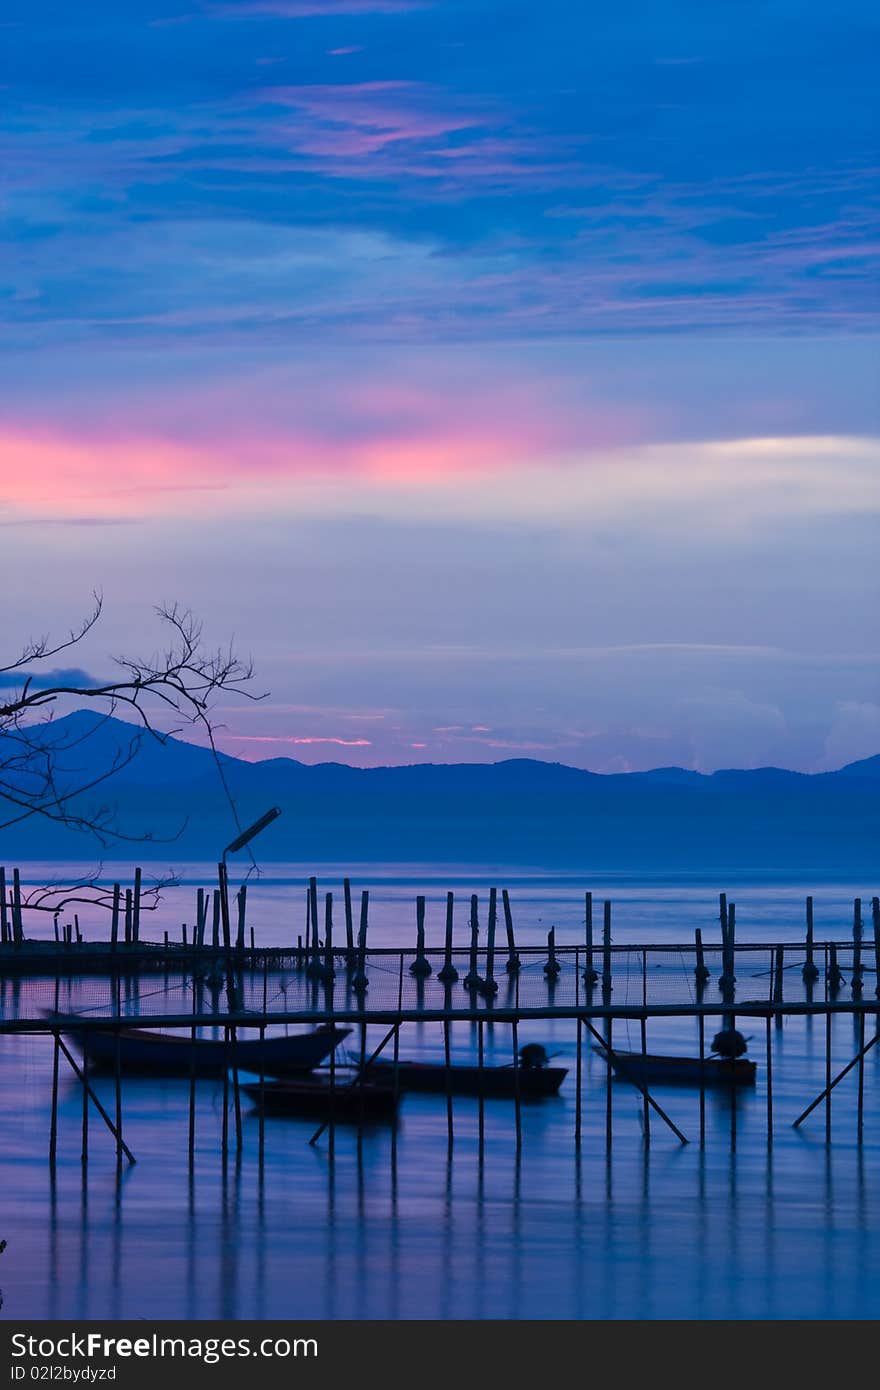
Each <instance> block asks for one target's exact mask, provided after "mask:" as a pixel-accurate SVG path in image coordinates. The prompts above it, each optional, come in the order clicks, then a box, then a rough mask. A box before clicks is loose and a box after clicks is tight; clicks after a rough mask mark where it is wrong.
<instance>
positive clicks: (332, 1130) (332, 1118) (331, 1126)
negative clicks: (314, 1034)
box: [327, 893, 336, 1159]
mask: <svg viewBox="0 0 880 1390" xmlns="http://www.w3.org/2000/svg"><path fill="white" fill-rule="evenodd" d="M327 898H328V899H329V900H330V902H332V901H333V895H332V893H328V894H327ZM331 933H332V926H331ZM330 970H331V973H332V970H333V966H332V964H331V966H330ZM331 1009H332V1001H331ZM330 1027H331V1029H334V1030H335V1027H336V1025H335V1024H334V1022H333V1017H332V1014H331V1018H330ZM328 1121H329V1123H328V1125H327V1129H328V1132H329V1146H328V1151H329V1156H330V1158H331V1159H332V1158H334V1157H335V1155H336V1047H335V1045H334V1046H333V1047H331V1049H330V1105H329V1115H328Z"/></svg>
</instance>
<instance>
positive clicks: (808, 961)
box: [802, 896, 819, 980]
mask: <svg viewBox="0 0 880 1390" xmlns="http://www.w3.org/2000/svg"><path fill="white" fill-rule="evenodd" d="M802 973H803V977H804V979H805V980H818V978H819V969H818V967H817V965H816V962H815V961H814V960H813V899H812V896H810V897H808V898H807V942H806V948H805V950H804V968H803V972H802Z"/></svg>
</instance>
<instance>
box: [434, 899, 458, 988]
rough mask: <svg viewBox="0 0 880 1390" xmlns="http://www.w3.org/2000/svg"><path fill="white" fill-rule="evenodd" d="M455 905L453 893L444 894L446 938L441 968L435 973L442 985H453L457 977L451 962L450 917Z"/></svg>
mask: <svg viewBox="0 0 880 1390" xmlns="http://www.w3.org/2000/svg"><path fill="white" fill-rule="evenodd" d="M454 905H455V894H454V893H447V894H446V940H445V944H444V951H443V969H442V970H440V971H439V972H438V974H437V979H438V980H439V981H440V982H441V984H444V985H454V984H455V982H456V980H457V979H458V971H457V970H456V968H455V966H454V965H453V964H452V918H453V911H454Z"/></svg>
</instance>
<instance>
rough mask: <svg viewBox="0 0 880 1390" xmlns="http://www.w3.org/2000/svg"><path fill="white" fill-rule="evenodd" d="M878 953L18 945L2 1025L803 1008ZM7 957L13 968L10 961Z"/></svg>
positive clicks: (7, 974)
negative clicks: (47, 949) (64, 1019)
mask: <svg viewBox="0 0 880 1390" xmlns="http://www.w3.org/2000/svg"><path fill="white" fill-rule="evenodd" d="M877 964H878V962H877V958H876V953H875V950H874V948H873V945H872V947H871V949H870V951H867V950H865V949H862V948H861V947H860V946H859V945H856V946H854V945H853V943H852V942H845V941H840V942H827V943H826V942H822V943H818V942H817V943H815V944H812V945H811V947H810V949H809V951H808V950H807V949H806V948H805V947H804V946H802V945H801V946H799V945H796V944H795V945H793V944H792V943H791V942H781V943H775V944H768V943H763V942H762V943H741V944H737V945H736V946H733V947H729V946H728V947H720V946H718V947H716V946H703V945H702V944H700V945H699V946H687V945H678V944H665V945H664V944H661V945H639V946H636V945H620V946H617V945H611V946H607V947H598V948H597V947H593V948H592V949H588V948H586V947H583V946H560V947H557V946H555V945H553V947H552V949H551V950H549V951H548V949H547V948H545V947H542V948H538V947H525V948H520V949H518V950H517V952H516V954H515V956H512V957H505V955H504V954H499V953H497V952H494V953H493V952H490V951H488V950H487V949H486V948H485V947H478V948H473V947H472V948H470V949H459V948H455V949H452V950H434V949H429V948H425V947H419V948H417V949H416V950H414V951H413V950H403V951H401V950H396V949H391V948H375V949H373V948H371V949H369V950H363V951H358V950H357V949H354V950H351V951H349V950H346V949H342V950H330V951H327V950H320V951H318V952H314V953H313V952H308V951H293V952H290V951H283V950H272V949H268V950H261V951H256V950H253V951H251V950H243V951H234V950H233V951H230V952H226V953H223V952H216V951H212V950H209V949H205V950H199V949H197V948H191V947H187V948H184V947H182V946H181V947H177V948H174V949H173V950H172V949H164V948H159V949H156V950H150V949H148V948H147V946H146V945H145V944H142V945H141V946H140V947H139V948H138V949H137V950H132V951H130V952H126V953H116V954H115V955H114V956H113V958H112V960H108V959H106V952H104V953H101V954H100V955H99V954H98V953H90V952H87V951H85V950H83V949H75V950H73V951H72V952H71V953H70V954H69V955H65V953H64V952H62V953H61V954H60V956H59V954H58V953H53V954H52V957H51V958H50V957H49V956H48V955H47V954H46V953H44V952H43V953H41V952H39V951H37V952H35V953H29V952H27V951H22V952H19V953H18V954H17V956H16V958H15V960H14V961H12V960H10V959H7V960H6V961H5V962H3V963H2V964H0V1028H2V1027H4V1026H9V1025H16V1024H18V1025H20V1024H22V1023H24V1022H32V1023H34V1024H36V1025H37V1026H39V1025H41V1024H42V1023H44V1022H45V1020H46V1018H47V1016H49V1015H55V1016H58V1015H69V1014H77V1015H79V1016H81V1017H82V1019H83V1022H85V1021H86V1020H88V1019H92V1020H96V1021H97V1020H100V1019H102V1018H104V1019H118V1018H123V1019H125V1020H126V1021H129V1022H130V1023H131V1024H134V1025H136V1024H137V1023H138V1022H140V1021H144V1022H146V1021H149V1022H152V1023H153V1024H154V1025H155V1023H157V1022H160V1021H162V1020H163V1019H164V1020H169V1021H170V1020H172V1019H177V1018H181V1017H183V1016H186V1022H187V1023H190V1022H191V1021H192V1017H193V1015H195V1016H197V1017H198V1018H199V1019H202V1020H206V1021H210V1020H211V1019H217V1018H222V1017H226V1018H228V1017H229V1016H230V1015H233V1014H234V1015H235V1016H236V1017H238V1018H239V1020H240V1021H242V1022H244V1021H246V1020H247V1019H248V1018H251V1017H252V1018H253V1019H254V1021H255V1023H259V1022H260V1021H264V1022H267V1023H268V1022H271V1021H272V1020H273V1018H286V1019H290V1018H294V1017H301V1018H302V1019H303V1020H307V1019H318V1018H327V1017H331V1016H332V1017H345V1018H353V1017H357V1018H369V1017H371V1016H376V1017H381V1018H387V1017H389V1016H392V1015H395V1014H400V1015H405V1016H407V1017H409V1018H417V1017H419V1016H422V1017H424V1018H431V1017H434V1018H436V1017H445V1016H456V1017H478V1016H479V1017H489V1016H492V1015H496V1016H499V1017H501V1016H502V1015H510V1014H511V1013H512V1014H527V1013H535V1012H537V1013H539V1014H541V1015H545V1016H552V1015H554V1014H556V1015H559V1016H571V1015H573V1014H577V1013H579V1012H582V1011H583V1012H587V1013H596V1014H599V1015H607V1014H608V1013H612V1014H618V1013H620V1014H623V1013H626V1014H630V1015H631V1014H638V1013H639V1012H642V1011H648V1012H658V1011H659V1012H670V1011H672V1012H678V1013H690V1012H694V1013H712V1012H715V1013H719V1012H724V1011H727V1012H731V1011H738V1012H760V1013H764V1012H766V1011H768V1010H769V1011H771V1012H775V1011H777V1010H782V1011H797V1012H800V1011H804V1010H811V1009H814V1008H822V1007H824V1006H826V1005H830V1006H832V1007H846V1006H849V1007H853V1006H856V1007H859V1008H862V1009H871V1008H872V1007H874V1006H876V1004H877V989H878V978H880V977H878V973H877ZM4 967H5V968H4Z"/></svg>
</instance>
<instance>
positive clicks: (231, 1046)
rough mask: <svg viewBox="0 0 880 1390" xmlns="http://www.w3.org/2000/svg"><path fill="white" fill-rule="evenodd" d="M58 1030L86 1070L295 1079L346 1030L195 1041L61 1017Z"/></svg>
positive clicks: (347, 1030)
mask: <svg viewBox="0 0 880 1390" xmlns="http://www.w3.org/2000/svg"><path fill="white" fill-rule="evenodd" d="M61 1032H62V1033H64V1035H65V1036H66V1037H69V1038H70V1040H71V1041H72V1042H73V1044H74V1045H75V1046H76V1047H77V1048H78V1050H79V1051H80V1052H82V1053H84V1054H85V1056H86V1057H87V1058H88V1061H89V1066H91V1067H94V1068H96V1069H99V1070H114V1069H115V1068H116V1065H117V1057H118V1059H119V1069H120V1071H124V1072H127V1073H129V1074H131V1075H140V1076H193V1075H195V1076H197V1077H205V1076H222V1075H223V1073H224V1071H226V1070H227V1069H228V1068H229V1067H232V1066H236V1067H238V1068H239V1069H240V1070H243V1071H252V1072H263V1073H264V1074H265V1075H266V1076H272V1077H276V1076H295V1075H298V1074H301V1073H303V1072H310V1071H311V1070H312V1069H313V1068H314V1067H317V1066H319V1065H320V1063H321V1062H323V1061H324V1060H325V1059H326V1058H327V1057H329V1056H330V1053H331V1052H332V1051H333V1049H334V1048H336V1047H338V1045H339V1043H341V1042H342V1040H343V1038H346V1037H348V1035H349V1033H350V1032H351V1029H350V1028H316V1029H315V1030H314V1031H313V1032H311V1033H292V1034H291V1035H290V1036H289V1037H282V1038H264V1039H262V1040H261V1039H260V1038H253V1039H251V1038H248V1039H242V1038H236V1040H235V1042H234V1043H232V1042H230V1043H227V1042H226V1041H225V1040H224V1039H223V1038H196V1039H195V1040H193V1039H192V1038H191V1037H190V1035H189V1034H188V1033H157V1032H151V1031H148V1030H146V1029H143V1028H120V1029H119V1030H118V1031H117V1030H109V1029H108V1030H105V1029H103V1028H101V1029H93V1028H89V1029H85V1028H79V1029H78V1028H77V1027H76V1021H75V1020H74V1019H69V1018H68V1019H65V1020H64V1022H63V1025H62V1027H61Z"/></svg>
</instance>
